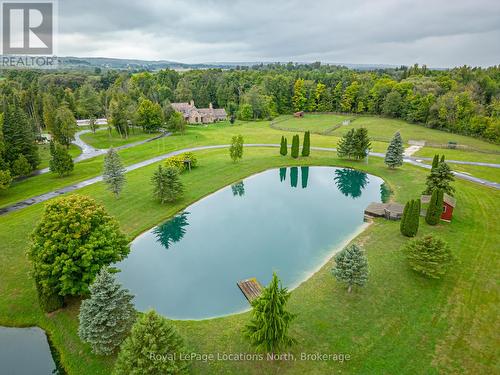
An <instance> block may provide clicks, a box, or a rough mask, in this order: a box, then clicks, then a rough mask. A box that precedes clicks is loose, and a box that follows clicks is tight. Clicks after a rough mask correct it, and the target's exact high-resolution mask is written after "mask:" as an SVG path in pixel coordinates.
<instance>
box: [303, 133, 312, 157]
mask: <svg viewBox="0 0 500 375" xmlns="http://www.w3.org/2000/svg"><path fill="white" fill-rule="evenodd" d="M310 154H311V133H310V132H309V131H306V132H305V133H304V143H303V144H302V156H304V157H307V156H309V155H310Z"/></svg>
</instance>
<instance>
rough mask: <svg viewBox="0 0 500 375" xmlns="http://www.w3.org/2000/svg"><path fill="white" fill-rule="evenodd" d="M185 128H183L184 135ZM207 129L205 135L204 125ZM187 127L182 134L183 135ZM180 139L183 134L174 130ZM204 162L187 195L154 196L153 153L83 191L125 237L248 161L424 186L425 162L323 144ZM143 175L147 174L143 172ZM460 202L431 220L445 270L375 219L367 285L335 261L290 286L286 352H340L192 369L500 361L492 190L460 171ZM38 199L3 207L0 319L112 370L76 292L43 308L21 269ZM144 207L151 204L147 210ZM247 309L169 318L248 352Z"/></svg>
mask: <svg viewBox="0 0 500 375" xmlns="http://www.w3.org/2000/svg"><path fill="white" fill-rule="evenodd" d="M186 137H187V136H186ZM207 138H210V137H209V136H208V135H207ZM182 139H185V138H184V137H179V142H181V141H180V140H182ZM182 142H184V141H182ZM197 156H198V158H199V165H200V167H199V168H197V169H195V170H193V171H192V172H191V173H185V174H183V175H182V180H183V182H184V183H185V186H186V195H185V197H184V198H183V199H182V200H181V201H179V202H178V203H176V204H173V205H163V206H162V205H160V204H158V203H156V202H154V201H153V200H152V199H151V198H150V197H151V186H150V184H149V180H150V176H151V174H152V172H153V170H154V168H155V166H154V165H152V166H149V167H145V168H142V169H139V170H136V171H133V172H131V173H129V174H127V185H126V187H125V190H124V192H123V195H122V197H121V198H120V199H118V200H116V199H114V198H113V197H112V196H111V194H110V193H109V192H107V191H106V190H105V188H104V186H103V185H102V184H96V185H92V186H89V187H86V188H84V189H82V190H80V191H79V193H82V194H88V195H91V196H93V197H95V198H96V199H97V200H98V201H99V202H101V203H102V204H104V205H105V207H106V209H107V210H108V211H109V212H110V213H111V214H112V215H115V216H116V217H117V218H118V220H119V221H120V223H121V227H122V229H123V230H124V231H125V232H126V233H127V234H128V235H129V237H130V238H131V239H132V238H133V237H135V236H137V235H138V234H140V233H141V232H143V231H144V230H146V229H148V228H151V227H152V226H154V225H155V224H157V223H158V222H161V221H162V220H164V219H166V218H167V217H169V216H171V215H172V214H174V213H175V212H177V211H178V210H180V209H182V208H183V207H185V206H187V205H189V204H190V203H192V202H194V201H196V200H198V199H200V198H201V197H203V196H205V195H207V194H209V193H210V192H213V191H215V190H217V189H219V188H221V187H223V186H226V185H228V184H230V183H231V182H234V181H237V180H239V179H241V178H244V177H245V176H248V175H250V174H252V173H255V172H258V171H262V170H265V169H267V168H270V167H277V166H282V165H351V166H355V167H357V168H359V169H362V170H365V171H367V172H369V173H372V174H376V175H379V176H381V177H383V178H384V179H385V180H386V181H387V182H388V183H389V184H390V185H391V188H392V189H393V190H394V192H395V198H396V199H397V200H398V201H401V202H404V201H406V200H407V199H409V198H415V197H417V196H418V194H419V193H420V192H421V190H422V188H423V183H424V180H425V176H426V174H427V172H426V171H424V170H422V169H420V168H417V167H413V166H411V165H405V166H404V167H403V168H401V169H397V170H388V169H387V168H386V167H385V166H384V165H383V163H382V160H381V159H377V158H370V162H369V164H366V163H361V162H360V163H356V162H346V161H342V160H338V159H336V158H335V157H334V155H332V154H331V153H326V152H322V153H320V152H313V153H312V156H311V157H310V158H307V159H298V160H293V159H290V158H288V157H287V158H283V157H280V156H278V155H277V150H275V149H267V148H261V149H249V148H247V149H245V154H244V159H243V160H242V161H241V162H240V163H232V162H231V161H230V160H229V157H228V153H227V150H210V151H203V152H198V153H197ZM145 181H148V183H145ZM455 186H456V188H457V195H456V197H457V202H458V204H457V207H456V209H455V215H454V220H453V222H452V223H451V224H441V225H438V226H437V227H429V226H427V225H425V224H424V223H423V222H422V223H421V231H420V234H424V233H435V234H438V235H440V236H441V237H443V238H444V239H446V240H447V241H448V242H449V243H450V245H451V247H452V249H453V251H454V253H455V255H456V258H457V261H456V262H455V264H454V266H453V269H452V270H451V272H450V273H449V274H448V275H447V276H446V277H445V278H444V279H443V280H442V281H431V280H427V279H424V278H422V277H420V276H418V275H416V274H414V273H413V272H412V271H410V270H409V269H408V267H407V265H406V263H405V260H404V258H403V256H402V254H401V252H400V250H399V249H400V246H401V245H402V244H403V243H404V242H405V241H407V239H406V238H404V237H402V236H401V235H400V234H399V223H397V222H390V221H385V220H376V221H375V223H374V224H373V225H372V226H371V227H369V229H368V230H366V231H365V232H364V233H362V234H361V235H360V236H359V237H358V238H357V239H356V241H358V242H360V243H362V244H363V246H364V247H365V249H366V251H367V256H368V259H369V263H370V280H369V283H368V285H367V286H366V287H365V288H364V289H362V290H359V291H356V292H354V293H352V294H351V295H348V294H347V293H346V291H345V289H344V288H343V287H341V286H340V285H338V284H337V283H336V282H335V280H334V279H333V277H332V276H331V274H330V268H331V264H327V265H325V266H324V267H323V268H322V269H321V270H320V271H319V272H318V273H316V274H314V275H313V276H312V277H311V278H310V279H309V280H307V281H306V282H304V283H303V284H301V285H300V286H299V287H298V288H297V289H296V290H294V291H293V292H292V298H291V300H290V306H289V307H290V309H291V311H293V312H294V313H297V314H298V317H297V320H296V322H295V323H294V324H293V326H292V334H293V335H294V336H295V337H296V338H297V340H298V344H297V345H296V346H295V347H294V348H293V349H292V352H293V353H294V354H295V355H296V357H298V356H299V355H300V352H308V353H313V352H325V353H348V354H350V356H351V358H352V359H351V360H350V361H348V362H344V363H342V364H341V363H337V362H317V361H312V362H303V361H292V362H281V361H275V362H257V363H254V362H248V361H243V362H237V361H235V362H226V361H220V362H209V363H200V362H198V363H195V364H194V365H193V372H194V373H196V374H267V373H268V374H277V373H281V374H304V373H308V374H309V373H311V374H314V373H315V374H324V373H340V372H341V373H353V374H379V373H390V374H395V373H397V374H438V373H471V374H480V373H484V374H485V373H495V372H497V370H498V368H497V366H498V362H497V359H498V355H499V351H498V350H499V349H498V345H497V344H498V336H497V332H498V331H499V328H500V324H499V318H498V316H499V314H498V312H499V311H498V306H499V288H498V279H499V277H500V275H499V270H500V267H499V266H500V264H499V261H498V259H499V258H498V254H497V250H498V243H499V241H500V228H499V224H498V220H496V219H497V218H496V216H497V212H499V210H500V199H499V198H500V192H499V191H497V190H494V189H489V188H486V187H482V186H478V185H474V184H472V183H469V182H466V181H457V182H456V183H455ZM42 209H43V205H41V204H38V205H35V206H31V207H28V208H26V209H23V210H21V211H17V212H14V213H11V214H8V215H5V216H1V217H0V227H1V228H2V231H0V243H1V245H0V249H1V250H0V325H39V326H41V327H42V328H44V329H45V330H47V332H48V333H49V334H50V335H51V338H52V340H53V343H54V345H55V347H56V348H57V349H58V350H59V351H60V354H61V360H62V363H63V364H64V366H65V367H66V369H67V370H68V373H69V374H71V375H72V374H109V372H110V370H111V368H112V363H113V360H114V359H113V358H102V357H97V356H94V355H92V354H91V353H90V350H89V348H88V347H87V346H86V345H83V344H82V343H81V342H80V340H79V339H78V337H77V334H76V329H77V313H78V305H79V302H78V301H73V302H72V303H71V304H70V306H69V307H68V308H66V309H64V310H62V311H60V312H57V313H55V314H51V315H44V314H42V313H41V312H40V310H39V308H38V306H37V304H36V302H35V301H36V294H35V290H34V286H33V283H32V281H31V280H30V279H29V277H28V273H29V265H28V263H27V260H26V257H25V250H26V246H27V242H28V237H29V233H30V232H31V231H32V230H33V227H34V226H35V224H36V222H37V221H38V219H39V217H40V215H41V213H42ZM144 213H147V214H144ZM248 318H249V314H248V313H244V314H239V315H233V316H230V317H225V318H219V319H212V320H204V321H176V322H175V325H176V326H177V327H178V329H179V331H180V332H181V333H182V334H183V335H184V337H185V338H186V340H187V342H188V345H189V347H190V348H191V349H192V350H194V351H197V352H202V353H217V352H226V353H240V352H251V348H250V347H249V345H248V343H247V342H246V341H245V340H244V339H243V337H242V334H241V329H242V327H243V326H244V324H245V323H246V322H247V321H248Z"/></svg>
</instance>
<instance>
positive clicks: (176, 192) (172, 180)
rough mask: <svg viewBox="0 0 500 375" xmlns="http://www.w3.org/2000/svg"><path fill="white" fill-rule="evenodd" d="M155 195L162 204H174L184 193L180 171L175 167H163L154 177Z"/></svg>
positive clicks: (160, 167) (159, 168)
mask: <svg viewBox="0 0 500 375" xmlns="http://www.w3.org/2000/svg"><path fill="white" fill-rule="evenodd" d="M152 182H153V195H154V197H155V198H156V199H157V200H159V201H160V203H166V202H173V201H175V200H177V199H179V198H180V197H181V196H182V194H183V192H184V185H183V184H182V182H181V180H180V178H179V171H178V170H177V168H174V167H167V168H163V167H162V166H161V165H159V166H158V169H157V170H156V172H155V173H154V175H153V179H152Z"/></svg>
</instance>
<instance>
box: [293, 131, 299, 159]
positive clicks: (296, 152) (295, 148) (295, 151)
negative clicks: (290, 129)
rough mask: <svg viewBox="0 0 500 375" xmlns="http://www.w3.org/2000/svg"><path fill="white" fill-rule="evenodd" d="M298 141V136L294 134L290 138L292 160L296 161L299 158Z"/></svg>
mask: <svg viewBox="0 0 500 375" xmlns="http://www.w3.org/2000/svg"><path fill="white" fill-rule="evenodd" d="M299 148H300V139H299V135H298V134H295V135H294V136H293V138H292V152H291V155H292V158H294V159H297V158H298V157H299Z"/></svg>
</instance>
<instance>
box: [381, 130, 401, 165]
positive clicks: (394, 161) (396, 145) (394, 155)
mask: <svg viewBox="0 0 500 375" xmlns="http://www.w3.org/2000/svg"><path fill="white" fill-rule="evenodd" d="M403 152H404V146H403V139H402V138H401V134H400V133H399V132H396V133H395V134H394V136H393V137H392V140H391V143H390V144H389V147H388V148H387V152H386V153H385V164H386V165H387V166H388V167H389V168H396V167H400V166H402V165H403Z"/></svg>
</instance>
